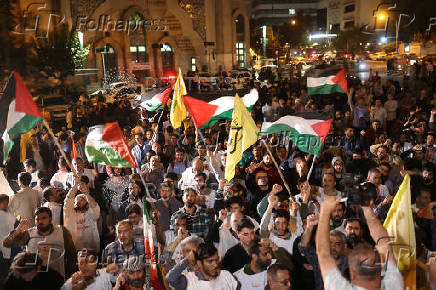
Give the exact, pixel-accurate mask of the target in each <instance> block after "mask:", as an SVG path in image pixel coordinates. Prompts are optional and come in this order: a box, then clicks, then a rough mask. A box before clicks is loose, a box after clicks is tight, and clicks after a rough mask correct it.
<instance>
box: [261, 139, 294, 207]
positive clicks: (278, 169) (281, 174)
mask: <svg viewBox="0 0 436 290" xmlns="http://www.w3.org/2000/svg"><path fill="white" fill-rule="evenodd" d="M262 141H263V144H264V145H265V147H266V150H268V153H269V155H270V156H271V159H272V161H273V163H274V165H275V167H276V168H277V171H278V172H279V175H280V178H281V179H282V181H283V184H284V185H285V188H286V189H287V190H288V192H289V196H290V198H291V200H292V201H293V202H295V198H294V197H293V196H292V193H291V189H290V187H289V185H288V183H287V182H286V180H285V177H284V176H283V173H282V171H281V170H280V167H279V165H278V164H277V161H276V159H275V158H274V156H273V154H272V152H271V148H270V147H269V145H268V144H267V143H266V141H265V140H262Z"/></svg>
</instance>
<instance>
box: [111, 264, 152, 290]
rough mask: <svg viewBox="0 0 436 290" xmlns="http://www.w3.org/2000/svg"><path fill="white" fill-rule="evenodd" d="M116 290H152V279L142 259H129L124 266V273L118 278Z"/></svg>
mask: <svg viewBox="0 0 436 290" xmlns="http://www.w3.org/2000/svg"><path fill="white" fill-rule="evenodd" d="M113 289H114V290H121V289H123V290H127V289H130V290H142V289H151V285H150V277H149V274H148V272H147V270H146V268H145V263H144V262H143V261H142V259H141V258H140V257H129V258H128V259H127V260H126V261H124V264H123V271H122V272H121V274H120V275H119V276H118V278H117V282H116V284H115V287H114V288H113Z"/></svg>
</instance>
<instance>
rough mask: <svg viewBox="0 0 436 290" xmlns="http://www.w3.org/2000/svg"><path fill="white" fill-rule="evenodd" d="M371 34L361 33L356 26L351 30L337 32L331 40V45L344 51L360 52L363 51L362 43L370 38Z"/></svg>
mask: <svg viewBox="0 0 436 290" xmlns="http://www.w3.org/2000/svg"><path fill="white" fill-rule="evenodd" d="M370 38H371V36H370V35H368V34H365V33H362V32H361V31H360V29H359V28H358V27H354V28H353V29H351V30H345V31H341V32H339V35H338V37H337V38H335V39H334V40H333V47H334V48H335V49H336V50H337V51H340V52H344V53H353V54H356V53H362V52H364V47H365V46H364V45H362V44H364V43H366V42H368V41H369V40H370Z"/></svg>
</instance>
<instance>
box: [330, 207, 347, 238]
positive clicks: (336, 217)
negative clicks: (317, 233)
mask: <svg viewBox="0 0 436 290" xmlns="http://www.w3.org/2000/svg"><path fill="white" fill-rule="evenodd" d="M330 230H338V231H341V232H343V231H344V230H345V204H344V203H342V202H340V203H338V204H337V205H336V208H335V210H334V211H333V212H332V215H331V217H330Z"/></svg>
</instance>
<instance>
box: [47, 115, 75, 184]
mask: <svg viewBox="0 0 436 290" xmlns="http://www.w3.org/2000/svg"><path fill="white" fill-rule="evenodd" d="M42 123H43V124H44V126H45V127H46V128H47V130H48V133H49V134H50V136H51V137H52V138H53V141H54V142H55V145H56V146H57V147H58V149H59V151H60V152H61V155H62V157H64V159H65V161H66V162H67V164H68V166H69V167H70V168H71V171H72V172H73V175H74V176H77V174H76V170H75V169H74V167H73V165H72V164H71V162H70V159H69V158H68V157H67V155H66V154H65V152H64V150H63V149H62V146H61V144H59V141H58V138H57V137H56V136H55V134H54V133H53V131H52V129H51V128H50V125H49V124H48V122H47V121H46V120H45V119H44V118H42Z"/></svg>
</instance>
